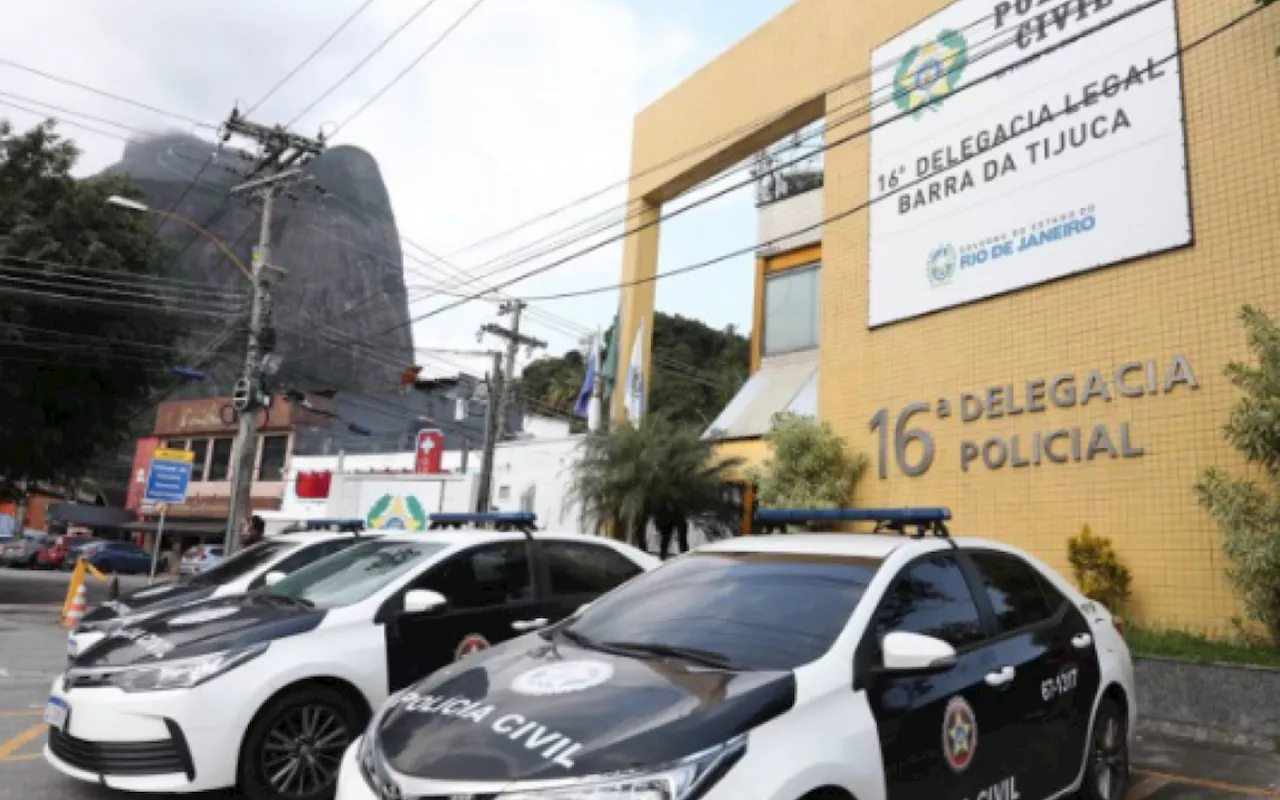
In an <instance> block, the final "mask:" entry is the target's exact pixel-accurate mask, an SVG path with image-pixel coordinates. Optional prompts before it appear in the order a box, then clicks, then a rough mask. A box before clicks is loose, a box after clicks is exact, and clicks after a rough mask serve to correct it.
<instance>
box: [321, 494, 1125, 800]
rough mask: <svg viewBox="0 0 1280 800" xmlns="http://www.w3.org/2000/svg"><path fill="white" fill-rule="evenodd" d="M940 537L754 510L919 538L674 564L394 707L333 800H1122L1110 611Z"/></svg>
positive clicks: (890, 520) (993, 549)
mask: <svg viewBox="0 0 1280 800" xmlns="http://www.w3.org/2000/svg"><path fill="white" fill-rule="evenodd" d="M949 518H950V514H949V512H947V510H946V509H905V510H903V509H899V510H887V511H886V510H856V511H833V512H825V513H824V512H761V514H760V515H758V519H761V520H763V521H770V520H771V521H773V522H802V521H812V520H814V519H828V520H834V519H840V520H864V521H876V522H879V523H881V524H882V526H886V527H889V528H891V529H893V528H896V529H899V530H913V529H914V530H915V531H916V533H915V535H911V536H908V535H883V534H882V535H846V536H840V535H829V534H828V535H783V536H759V537H745V538H736V539H732V540H727V541H721V542H717V543H713V544H710V545H707V546H704V547H702V548H699V549H697V550H695V551H693V552H691V553H689V554H686V555H682V556H679V557H677V558H675V559H673V560H671V561H669V562H666V563H665V564H664V565H663V566H662V567H660V568H658V569H656V570H654V571H652V572H649V573H646V574H645V575H642V576H640V577H638V578H636V579H635V580H634V581H631V582H629V583H627V584H626V585H624V586H622V587H621V588H619V589H617V590H616V591H614V592H611V593H610V594H608V595H607V596H605V597H603V598H601V599H600V600H598V601H597V602H595V603H594V604H592V605H591V606H589V607H588V608H586V609H585V610H583V611H582V612H581V613H580V614H576V615H574V616H573V617H570V618H569V619H567V620H566V621H565V622H564V623H562V624H560V625H558V626H554V627H551V628H547V629H545V630H543V631H540V632H538V633H536V634H531V635H529V636H525V637H521V638H519V639H515V640H512V641H510V642H507V643H506V644H504V645H501V646H498V647H495V648H493V649H491V650H489V651H487V652H485V653H481V654H479V655H477V656H476V657H474V658H471V659H468V660H466V661H463V662H461V663H458V664H454V665H450V666H449V667H447V668H445V669H443V670H441V671H440V672H437V673H436V674H434V675H432V676H430V677H428V678H426V679H425V680H422V681H420V682H418V683H417V684H415V685H413V686H412V687H411V688H410V689H408V690H406V691H404V692H402V693H400V694H398V695H396V696H394V697H393V698H391V699H390V700H389V701H388V702H387V704H386V705H385V706H384V707H383V708H382V709H381V710H380V711H379V712H378V713H377V714H376V715H375V718H374V719H373V720H372V721H371V723H370V726H369V728H368V729H367V731H366V733H365V734H364V736H363V737H361V739H360V740H359V741H358V742H356V743H353V745H352V746H351V748H349V750H348V752H347V754H346V755H345V756H344V759H343V766H342V773H341V776H340V778H339V784H338V792H337V800H399V799H400V798H432V799H433V800H434V799H436V798H440V799H443V798H475V800H586V799H587V798H591V800H609V799H612V798H616V799H617V800H622V798H645V800H695V798H696V800H851V798H857V800H882V798H891V799H892V800H898V799H899V798H921V799H922V800H923V799H925V798H927V799H928V800H934V799H935V798H954V799H955V800H1042V799H1043V798H1053V797H1057V796H1059V795H1063V794H1065V793H1067V792H1068V791H1071V790H1075V789H1077V788H1080V787H1082V786H1083V796H1085V797H1087V798H1091V799H1092V800H1097V799H1098V798H1106V800H1121V799H1122V798H1123V797H1124V791H1125V785H1126V782H1127V778H1128V747H1129V744H1130V732H1131V731H1132V730H1133V725H1134V721H1135V707H1134V686H1133V680H1134V679H1133V667H1132V662H1131V661H1130V657H1129V652H1128V649H1127V648H1126V646H1125V643H1124V641H1123V638H1122V636H1121V634H1120V632H1119V631H1118V630H1117V628H1116V627H1115V623H1114V622H1113V619H1112V617H1111V615H1110V613H1109V612H1108V611H1107V610H1106V609H1105V608H1103V607H1101V606H1100V605H1098V604H1097V603H1093V602H1091V601H1089V600H1087V599H1086V598H1084V597H1083V596H1082V595H1081V594H1080V593H1079V592H1077V591H1076V590H1075V589H1074V588H1072V586H1071V585H1070V584H1069V583H1068V582H1067V581H1066V580H1064V579H1063V578H1061V577H1060V576H1059V575H1058V574H1056V573H1055V572H1054V571H1053V570H1052V569H1051V568H1049V567H1048V566H1046V565H1045V564H1043V563H1042V562H1040V561H1038V560H1036V559H1035V558H1033V557H1031V556H1029V555H1027V554H1026V553H1023V552H1021V551H1019V550H1017V549H1014V548H1012V547H1009V546H1006V545H1003V544H999V543H996V542H991V541H984V540H980V539H968V538H959V539H951V538H950V537H949V536H948V535H946V533H945V531H946V528H945V522H944V521H945V520H946V519H949ZM926 530H927V531H929V532H933V533H936V534H938V535H927V536H926V535H922V533H923V531H926Z"/></svg>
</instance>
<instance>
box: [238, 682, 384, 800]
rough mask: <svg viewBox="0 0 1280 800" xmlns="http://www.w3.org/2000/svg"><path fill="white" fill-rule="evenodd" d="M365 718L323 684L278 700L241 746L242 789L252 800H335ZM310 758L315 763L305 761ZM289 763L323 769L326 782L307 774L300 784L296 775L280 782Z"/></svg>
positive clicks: (263, 713)
mask: <svg viewBox="0 0 1280 800" xmlns="http://www.w3.org/2000/svg"><path fill="white" fill-rule="evenodd" d="M364 716H365V715H364V714H363V713H362V712H361V711H360V709H358V708H357V707H356V704H354V703H352V702H351V700H349V699H348V698H347V696H346V695H344V694H343V693H342V692H339V691H336V690H334V689H332V688H330V687H328V686H323V685H320V684H308V685H306V686H299V687H297V688H295V689H290V690H288V691H286V692H284V693H283V694H281V695H279V696H277V697H275V698H274V699H272V700H271V701H270V702H268V703H267V704H266V705H265V706H263V707H262V709H261V710H259V711H258V714H257V716H256V717H254V720H253V723H252V724H251V725H250V726H249V732H248V733H247V734H246V735H245V738H244V743H243V744H242V745H241V746H240V763H239V765H238V766H237V768H236V771H237V784H238V785H239V787H240V790H241V791H243V792H244V793H245V795H246V796H247V797H248V798H249V800H324V798H329V797H332V796H333V792H334V790H335V789H336V788H337V780H338V768H339V767H340V766H341V764H342V755H343V753H344V752H345V751H346V749H347V746H348V745H349V744H351V742H352V741H353V740H354V739H355V738H356V737H357V736H359V735H360V734H361V732H362V731H363V729H364V726H365V724H366V720H365V719H364ZM286 731H287V733H286ZM335 731H336V732H337V733H336V734H335ZM294 734H297V735H294ZM277 748H278V749H277ZM308 755H309V756H311V758H312V759H313V760H311V761H304V760H305V759H306V757H307V756H308ZM291 760H293V761H295V763H306V764H307V765H308V767H309V768H321V769H323V770H325V771H327V777H326V778H325V779H324V781H323V782H322V783H321V784H320V785H315V784H314V783H312V781H313V779H314V777H313V776H314V773H313V772H311V771H310V769H308V770H306V771H304V772H305V774H304V776H303V777H304V778H305V779H306V780H304V781H303V782H301V783H299V782H297V781H295V780H294V778H293V777H292V776H288V777H283V778H282V777H281V775H282V773H284V772H285V771H286V770H287V769H288V766H289V763H290V761H291ZM273 779H274V780H273Z"/></svg>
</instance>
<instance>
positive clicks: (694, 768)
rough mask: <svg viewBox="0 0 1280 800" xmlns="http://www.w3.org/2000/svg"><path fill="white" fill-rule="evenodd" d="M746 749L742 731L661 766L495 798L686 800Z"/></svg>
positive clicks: (515, 789)
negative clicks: (728, 739)
mask: <svg viewBox="0 0 1280 800" xmlns="http://www.w3.org/2000/svg"><path fill="white" fill-rule="evenodd" d="M746 748H747V737H746V735H745V734H744V735H742V736H739V737H737V738H735V739H733V740H731V741H729V742H727V743H725V744H723V745H720V746H719V747H713V748H711V749H709V750H704V751H702V752H701V753H697V754H695V755H692V756H689V757H688V758H684V759H681V760H680V761H677V762H675V763H672V764H667V765H665V766H662V767H656V768H652V769H642V770H635V771H633V772H620V773H614V774H612V775H599V776H593V777H587V778H577V779H574V780H572V781H564V782H562V783H558V784H549V783H539V784H538V785H537V786H534V785H530V786H529V787H528V788H524V789H521V788H518V787H513V788H512V789H511V790H509V791H507V792H506V793H504V794H500V795H498V796H497V797H496V798H495V800H688V798H690V797H695V796H698V795H700V794H701V793H702V792H703V791H705V790H706V789H707V788H709V787H710V785H711V784H713V783H715V782H716V781H718V780H720V778H722V777H723V776H724V774H725V773H726V772H728V771H729V768H730V767H732V766H733V765H734V764H735V763H737V761H738V759H740V758H742V754H743V753H744V752H746Z"/></svg>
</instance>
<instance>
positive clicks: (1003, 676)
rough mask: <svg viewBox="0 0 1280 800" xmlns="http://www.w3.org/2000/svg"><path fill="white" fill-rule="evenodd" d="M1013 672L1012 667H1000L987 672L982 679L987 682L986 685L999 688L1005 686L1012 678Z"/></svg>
mask: <svg viewBox="0 0 1280 800" xmlns="http://www.w3.org/2000/svg"><path fill="white" fill-rule="evenodd" d="M1015 674H1016V673H1015V672H1014V669H1013V667H1002V668H1000V669H998V670H996V671H995V672H988V673H987V677H986V678H984V679H983V680H985V681H986V682H987V685H988V686H990V687H992V688H994V689H999V688H1000V687H1002V686H1007V685H1008V684H1009V682H1010V681H1012V680H1013V676H1014V675H1015Z"/></svg>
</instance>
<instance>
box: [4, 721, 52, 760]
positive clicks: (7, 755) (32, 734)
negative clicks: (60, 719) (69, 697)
mask: <svg viewBox="0 0 1280 800" xmlns="http://www.w3.org/2000/svg"><path fill="white" fill-rule="evenodd" d="M46 727H47V726H46V725H45V724H44V723H43V722H41V723H40V724H39V725H32V726H31V727H30V728H27V729H26V730H25V731H23V732H22V733H19V734H18V735H16V736H13V737H10V738H9V739H8V740H6V741H4V742H0V762H5V761H14V760H17V759H18V758H19V757H18V756H15V755H14V753H16V752H18V750H19V749H20V748H21V747H22V746H23V745H25V744H27V743H28V742H32V741H35V740H36V739H38V738H40V735H41V734H43V733H44V731H45V728H46ZM23 760H25V759H23Z"/></svg>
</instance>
